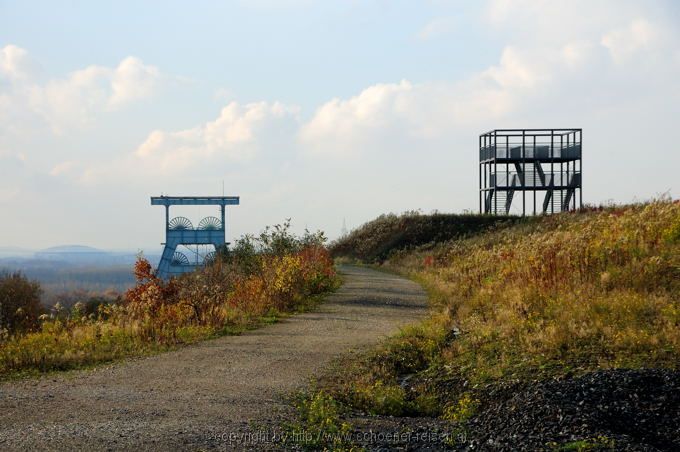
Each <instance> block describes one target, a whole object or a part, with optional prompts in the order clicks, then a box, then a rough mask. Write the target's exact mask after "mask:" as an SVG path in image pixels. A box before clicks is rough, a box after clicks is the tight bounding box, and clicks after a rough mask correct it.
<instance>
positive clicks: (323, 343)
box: [0, 267, 426, 450]
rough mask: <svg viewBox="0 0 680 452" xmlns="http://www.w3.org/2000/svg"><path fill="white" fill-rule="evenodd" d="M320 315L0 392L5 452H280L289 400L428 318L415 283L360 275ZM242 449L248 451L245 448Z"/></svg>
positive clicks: (0, 439) (352, 274)
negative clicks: (355, 352)
mask: <svg viewBox="0 0 680 452" xmlns="http://www.w3.org/2000/svg"><path fill="white" fill-rule="evenodd" d="M341 271H342V273H343V274H344V277H345V284H344V285H343V286H342V288H341V289H340V290H339V291H338V292H337V293H335V294H333V295H331V296H330V297H329V299H328V300H327V301H326V302H325V303H323V304H322V305H321V306H320V307H319V308H318V310H316V311H315V312H311V313H306V314H301V315H297V316H293V317H291V318H289V319H286V320H284V321H283V322H281V323H278V324H275V325H271V326H267V327H264V328H261V329H258V330H255V331H251V332H248V333H245V334H243V335H241V336H230V337H224V338H220V339H215V340H211V341H206V342H202V343H200V344H196V345H193V346H188V347H184V348H182V349H180V350H178V351H174V352H169V353H164V354H160V355H157V356H153V357H150V358H143V359H132V360H128V361H125V362H123V363H119V364H115V365H110V366H106V367H102V368H98V369H94V370H91V371H82V372H76V373H71V374H62V375H53V376H49V377H43V378H40V379H32V380H24V381H18V382H10V383H4V384H0V450H30V449H42V450H44V449H48V450H50V449H51V450H65V449H69V450H73V449H88V450H91V449H96V450H101V449H142V450H149V449H164V450H167V449H189V450H197V449H214V448H217V449H239V450H242V449H244V448H246V446H247V447H249V448H254V449H262V448H265V447H269V448H272V447H276V445H272V444H271V443H268V440H269V439H271V438H268V437H267V435H269V434H270V432H271V431H272V429H273V428H275V426H277V425H279V423H280V422H281V421H282V420H284V419H287V418H289V417H290V415H291V412H292V408H291V407H290V405H289V404H288V403H287V402H286V396H287V395H289V394H290V393H291V392H292V391H295V390H296V389H300V388H303V387H304V386H305V385H306V384H307V383H308V382H309V379H310V377H312V376H313V375H315V374H317V373H318V372H320V371H321V370H322V369H323V368H324V366H326V365H327V364H328V363H329V362H330V361H331V360H332V359H333V358H335V357H336V356H338V355H340V354H344V353H348V352H349V351H350V350H352V349H361V348H363V347H367V346H370V345H372V344H375V343H377V342H378V341H379V340H380V339H381V338H384V337H385V336H386V335H388V334H390V333H394V332H395V330H396V329H397V328H398V327H400V326H402V325H404V324H407V323H411V322H413V321H415V320H416V319H418V318H419V317H420V316H422V315H424V314H425V312H426V296H425V294H424V292H423V291H422V289H421V288H420V287H419V286H418V285H417V284H415V283H413V282H411V281H408V280H405V279H402V278H399V277H397V276H393V275H388V274H384V273H380V272H376V271H373V270H369V269H364V268H357V267H343V268H341ZM244 440H245V443H247V444H244Z"/></svg>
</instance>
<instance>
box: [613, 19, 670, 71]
mask: <svg viewBox="0 0 680 452" xmlns="http://www.w3.org/2000/svg"><path fill="white" fill-rule="evenodd" d="M659 38H660V32H659V29H658V28H657V26H655V25H653V24H651V23H650V22H649V21H647V20H646V19H642V18H638V19H635V20H634V21H632V22H631V23H630V25H628V26H626V27H623V28H618V29H615V30H612V31H610V32H608V33H607V34H605V35H604V36H603V37H602V40H601V43H602V45H603V46H605V47H606V48H607V49H608V50H609V51H610V52H611V55H612V58H614V60H615V61H616V62H618V63H622V62H624V61H626V60H627V59H629V58H631V57H633V56H635V55H636V54H637V53H638V52H641V51H644V50H646V49H648V48H650V47H653V46H654V45H655V44H658V41H659Z"/></svg>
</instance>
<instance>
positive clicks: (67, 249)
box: [36, 245, 109, 254]
mask: <svg viewBox="0 0 680 452" xmlns="http://www.w3.org/2000/svg"><path fill="white" fill-rule="evenodd" d="M52 253H104V254H109V253H108V252H106V251H102V250H100V249H97V248H92V247H91V246H85V245H59V246H52V247H50V248H45V249H44V250H40V251H38V252H37V253H36V254H52Z"/></svg>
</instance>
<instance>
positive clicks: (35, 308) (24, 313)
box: [0, 272, 44, 334]
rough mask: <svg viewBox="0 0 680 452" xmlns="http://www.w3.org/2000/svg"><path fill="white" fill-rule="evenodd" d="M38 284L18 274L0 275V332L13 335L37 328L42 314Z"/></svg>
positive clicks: (5, 273) (6, 273)
mask: <svg viewBox="0 0 680 452" xmlns="http://www.w3.org/2000/svg"><path fill="white" fill-rule="evenodd" d="M41 293H42V291H41V289H40V284H38V282H36V281H29V280H28V279H27V278H26V277H25V276H24V275H23V274H21V273H20V272H14V273H8V272H4V273H2V274H0V332H1V331H3V330H4V331H5V332H6V333H9V334H13V333H18V332H25V331H31V330H34V329H36V328H37V327H38V317H39V316H40V315H41V314H42V313H43V312H44V309H43V307H42V306H41V304H40V295H41Z"/></svg>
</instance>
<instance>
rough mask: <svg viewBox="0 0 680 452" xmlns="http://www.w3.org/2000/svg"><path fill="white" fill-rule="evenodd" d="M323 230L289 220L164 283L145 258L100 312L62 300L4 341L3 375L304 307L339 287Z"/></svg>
mask: <svg viewBox="0 0 680 452" xmlns="http://www.w3.org/2000/svg"><path fill="white" fill-rule="evenodd" d="M324 241H325V237H324V236H323V234H322V233H316V234H312V233H305V234H304V235H303V236H302V237H297V236H295V235H293V234H292V233H290V225H289V223H288V222H286V223H284V224H283V225H277V226H274V227H273V228H267V229H265V231H264V232H262V233H261V234H260V235H259V236H257V237H255V236H245V237H243V238H242V239H240V240H237V241H236V244H235V246H234V248H233V249H231V250H227V249H223V250H220V253H218V258H217V259H215V261H214V262H213V263H212V264H211V265H209V266H206V267H204V268H202V269H199V270H197V271H195V272H192V273H187V274H184V275H182V276H180V277H176V278H171V279H170V280H169V281H165V280H163V279H161V278H159V277H158V276H157V275H156V274H155V272H154V270H153V267H152V266H151V264H150V263H149V262H148V261H147V260H146V259H144V258H143V257H142V256H140V257H139V258H138V260H137V262H136V264H135V267H134V275H135V278H136V281H137V283H136V285H135V286H134V287H132V288H131V289H129V290H128V291H127V292H126V293H125V296H124V297H123V298H122V301H121V302H119V303H114V304H106V305H103V306H101V307H100V308H99V310H98V312H97V313H96V314H90V315H84V313H83V306H82V305H81V304H76V305H75V306H74V307H73V308H72V309H71V310H63V309H61V308H60V307H59V306H57V307H56V308H55V309H54V310H53V312H52V313H51V314H50V315H44V316H43V319H42V323H41V324H40V325H39V327H38V329H39V331H34V332H29V333H21V334H14V335H11V336H9V337H6V338H5V339H4V340H0V377H1V376H2V375H8V374H12V373H17V372H21V371H33V372H35V371H46V370H53V369H67V368H72V367H77V366H79V365H83V364H91V363H96V362H100V361H107V360H111V359H115V358H119V357H123V356H129V355H135V354H143V353H147V352H150V351H155V350H160V349H164V348H168V347H172V346H175V345H177V344H182V343H190V342H194V341H197V340H201V339H205V338H209V337H214V336H216V335H219V334H228V333H231V332H235V331H236V332H237V331H241V330H242V329H243V328H248V327H251V326H254V325H256V324H257V323H258V322H260V321H261V319H263V318H267V319H272V318H275V317H277V316H280V315H281V314H283V313H286V312H291V311H295V310H297V309H299V308H302V307H304V306H306V304H307V303H308V301H309V300H310V298H311V297H314V296H315V295H319V294H323V293H325V292H327V291H329V290H331V289H333V288H334V287H336V285H337V282H338V278H337V276H336V274H335V271H334V268H333V261H332V260H331V258H330V256H329V254H328V252H327V251H326V249H325V247H324Z"/></svg>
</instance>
